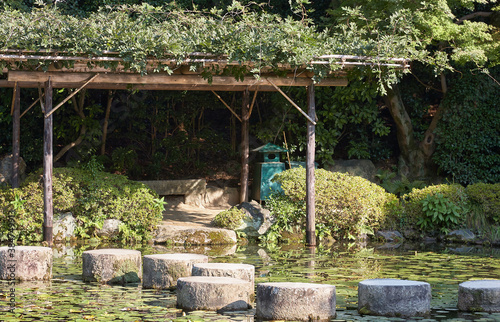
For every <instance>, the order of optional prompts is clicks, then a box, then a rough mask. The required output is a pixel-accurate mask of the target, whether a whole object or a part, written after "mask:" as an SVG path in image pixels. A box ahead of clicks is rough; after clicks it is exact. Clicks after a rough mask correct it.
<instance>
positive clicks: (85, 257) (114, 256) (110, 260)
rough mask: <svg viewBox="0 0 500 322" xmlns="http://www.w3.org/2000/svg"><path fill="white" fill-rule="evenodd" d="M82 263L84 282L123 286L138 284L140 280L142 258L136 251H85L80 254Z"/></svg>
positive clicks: (111, 249)
mask: <svg viewBox="0 0 500 322" xmlns="http://www.w3.org/2000/svg"><path fill="white" fill-rule="evenodd" d="M82 262H83V263H82V269H83V273H82V276H83V281H84V282H100V283H104V284H106V283H107V284H125V283H137V282H140V281H141V278H142V258H141V252H140V251H138V250H132V249H119V248H106V249H96V250H87V251H84V252H83V254H82Z"/></svg>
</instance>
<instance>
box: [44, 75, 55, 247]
mask: <svg viewBox="0 0 500 322" xmlns="http://www.w3.org/2000/svg"><path fill="white" fill-rule="evenodd" d="M44 107H45V109H44V114H45V115H47V114H48V113H49V112H50V111H51V110H52V82H51V79H50V77H49V78H48V80H47V82H46V84H45V104H44ZM52 118H53V117H52V116H49V117H44V118H43V120H44V122H43V240H44V241H45V242H47V243H48V245H49V246H52V240H53V236H52V218H53V216H54V205H53V199H52V160H53V146H52V144H53V143H52V139H53V123H52Z"/></svg>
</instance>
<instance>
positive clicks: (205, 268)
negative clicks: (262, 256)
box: [192, 263, 255, 292]
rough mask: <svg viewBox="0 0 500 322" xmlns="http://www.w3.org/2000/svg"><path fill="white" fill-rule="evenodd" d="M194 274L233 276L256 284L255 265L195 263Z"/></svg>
mask: <svg viewBox="0 0 500 322" xmlns="http://www.w3.org/2000/svg"><path fill="white" fill-rule="evenodd" d="M192 275H193V276H216V277H233V278H239V279H242V280H244V281H247V282H250V283H251V285H252V286H251V287H252V292H253V289H254V285H255V266H253V265H248V264H232V263H200V264H194V265H193V271H192Z"/></svg>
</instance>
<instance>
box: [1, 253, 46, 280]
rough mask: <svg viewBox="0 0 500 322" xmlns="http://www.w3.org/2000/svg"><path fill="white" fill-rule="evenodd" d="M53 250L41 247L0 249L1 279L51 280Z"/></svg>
mask: <svg viewBox="0 0 500 322" xmlns="http://www.w3.org/2000/svg"><path fill="white" fill-rule="evenodd" d="M51 278H52V248H50V247H41V246H15V247H7V246H5V247H0V279H3V280H14V279H15V280H18V281H37V280H50V279H51Z"/></svg>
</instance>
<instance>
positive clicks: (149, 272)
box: [142, 253, 208, 289]
mask: <svg viewBox="0 0 500 322" xmlns="http://www.w3.org/2000/svg"><path fill="white" fill-rule="evenodd" d="M207 262H208V256H205V255H199V254H184V253H179V254H154V255H145V256H144V270H143V273H144V274H143V280H142V287H143V288H155V289H170V288H175V286H176V284H177V279H178V278H180V277H187V276H191V271H192V268H193V264H195V263H207Z"/></svg>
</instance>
